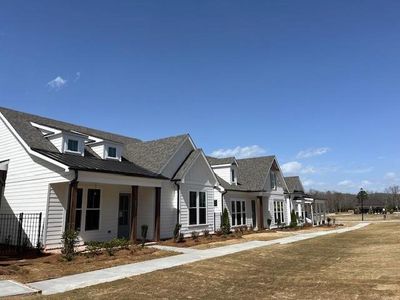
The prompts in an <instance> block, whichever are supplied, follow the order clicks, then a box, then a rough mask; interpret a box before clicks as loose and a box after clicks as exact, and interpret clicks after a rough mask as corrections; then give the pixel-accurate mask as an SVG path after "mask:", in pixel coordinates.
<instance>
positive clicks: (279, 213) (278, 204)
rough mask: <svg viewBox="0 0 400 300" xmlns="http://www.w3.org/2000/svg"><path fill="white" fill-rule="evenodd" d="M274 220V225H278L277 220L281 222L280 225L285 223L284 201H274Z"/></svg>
mask: <svg viewBox="0 0 400 300" xmlns="http://www.w3.org/2000/svg"><path fill="white" fill-rule="evenodd" d="M274 219H275V224H278V219H279V220H280V221H281V224H284V223H285V206H284V201H281V200H274Z"/></svg>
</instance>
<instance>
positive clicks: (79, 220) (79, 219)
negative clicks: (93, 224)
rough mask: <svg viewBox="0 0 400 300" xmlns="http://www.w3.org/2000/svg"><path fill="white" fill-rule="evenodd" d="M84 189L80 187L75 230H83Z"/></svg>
mask: <svg viewBox="0 0 400 300" xmlns="http://www.w3.org/2000/svg"><path fill="white" fill-rule="evenodd" d="M82 199H83V190H82V189H78V195H77V198H76V210H75V231H81V223H82Z"/></svg>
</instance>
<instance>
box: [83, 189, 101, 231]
mask: <svg viewBox="0 0 400 300" xmlns="http://www.w3.org/2000/svg"><path fill="white" fill-rule="evenodd" d="M99 223H100V190H98V189H88V195H87V207H86V222H85V230H98V229H99Z"/></svg>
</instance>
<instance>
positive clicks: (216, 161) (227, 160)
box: [207, 156, 236, 166]
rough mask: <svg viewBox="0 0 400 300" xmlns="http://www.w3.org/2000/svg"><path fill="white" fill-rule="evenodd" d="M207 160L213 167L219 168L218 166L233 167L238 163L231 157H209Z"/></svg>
mask: <svg viewBox="0 0 400 300" xmlns="http://www.w3.org/2000/svg"><path fill="white" fill-rule="evenodd" d="M207 160H208V162H209V163H210V165H212V166H217V165H231V164H233V163H235V162H236V158H235V157H233V156H231V157H222V158H218V157H212V156H207Z"/></svg>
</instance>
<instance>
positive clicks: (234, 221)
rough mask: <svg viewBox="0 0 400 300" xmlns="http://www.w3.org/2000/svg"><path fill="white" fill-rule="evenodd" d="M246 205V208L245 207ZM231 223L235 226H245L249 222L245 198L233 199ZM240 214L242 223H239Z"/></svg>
mask: <svg viewBox="0 0 400 300" xmlns="http://www.w3.org/2000/svg"><path fill="white" fill-rule="evenodd" d="M238 202H239V203H240V211H238V204H237V203H238ZM243 207H244V209H243ZM230 209H231V224H232V227H234V226H243V225H246V224H247V212H246V209H247V205H246V201H245V200H231V207H230ZM238 215H240V224H237V223H238V222H237V216H238Z"/></svg>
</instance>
